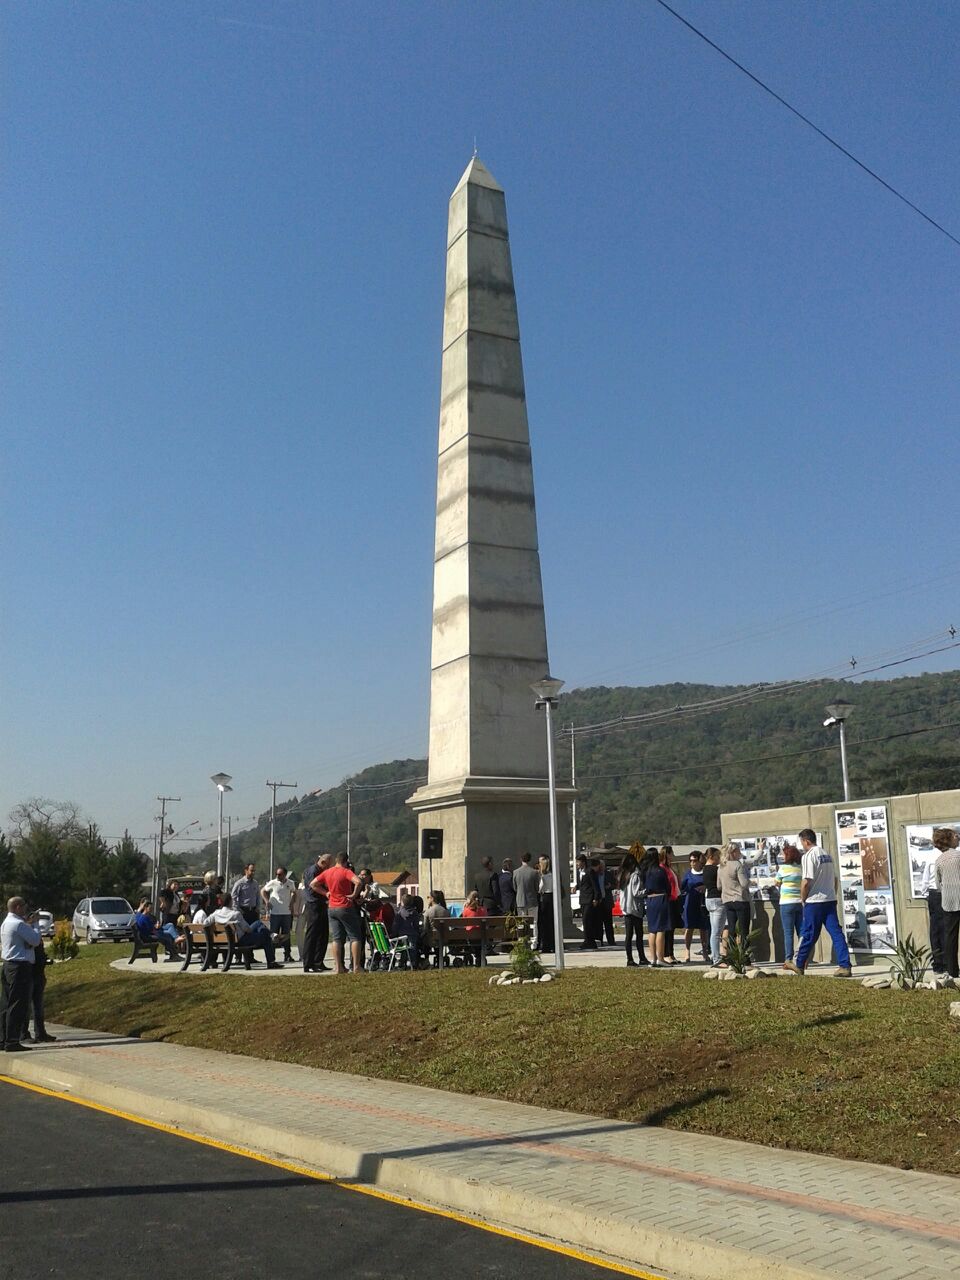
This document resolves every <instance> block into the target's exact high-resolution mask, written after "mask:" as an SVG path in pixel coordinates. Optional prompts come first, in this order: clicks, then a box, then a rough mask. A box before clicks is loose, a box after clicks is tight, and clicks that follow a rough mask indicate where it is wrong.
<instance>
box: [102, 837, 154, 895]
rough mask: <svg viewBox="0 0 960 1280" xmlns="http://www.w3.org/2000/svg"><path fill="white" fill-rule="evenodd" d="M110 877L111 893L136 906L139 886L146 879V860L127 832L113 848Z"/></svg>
mask: <svg viewBox="0 0 960 1280" xmlns="http://www.w3.org/2000/svg"><path fill="white" fill-rule="evenodd" d="M110 876H111V885H112V891H113V892H114V893H117V894H119V895H120V897H121V898H126V900H127V901H128V902H130V903H132V904H133V905H134V906H136V905H137V902H138V901H139V898H140V886H141V885H142V884H143V882H144V881H145V880H146V878H147V859H146V857H145V856H144V855H143V854H142V853H141V852H140V850H139V848H138V847H137V842H136V840H134V838H133V836H132V835H131V834H130V832H129V831H124V833H123V839H122V840H121V841H120V842H119V843H118V844H116V845H114V847H113V852H112V854H111V857H110Z"/></svg>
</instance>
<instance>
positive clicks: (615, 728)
mask: <svg viewBox="0 0 960 1280" xmlns="http://www.w3.org/2000/svg"><path fill="white" fill-rule="evenodd" d="M951 634H955V632H952V631H951V630H950V629H948V630H946V631H941V632H938V633H937V635H938V637H939V636H944V635H951ZM933 638H934V637H927V641H929V640H930V639H933ZM919 643H924V641H914V642H913V643H912V644H911V645H905V646H902V647H901V649H900V652H901V653H902V652H903V648H913V647H915V646H916V644H919ZM958 648H960V640H958V641H953V642H951V643H950V644H946V645H940V646H937V647H935V648H932V649H925V650H924V651H923V652H922V653H915V654H910V655H909V656H908V657H902V658H896V659H893V660H891V661H889V662H882V663H878V664H876V665H875V666H872V667H862V668H861V667H859V664H856V659H851V660H850V661H851V662H852V663H854V664H856V666H857V669H856V670H854V671H851V672H849V673H847V674H846V675H838V674H832V673H830V672H827V673H824V672H820V673H817V674H816V675H811V676H803V677H800V678H798V679H796V680H782V681H779V682H777V683H775V684H767V685H749V686H747V687H746V688H745V689H741V690H737V691H736V692H734V693H730V694H724V695H722V696H721V697H719V698H710V699H705V700H703V701H701V702H693V703H689V704H687V705H678V706H675V707H661V708H660V709H659V710H656V711H643V712H637V713H636V714H635V715H630V716H616V717H614V718H613V719H612V720H605V721H598V722H597V723H595V724H589V725H569V726H566V727H564V728H562V729H561V730H560V733H561V735H562V736H566V737H571V738H572V737H574V736H576V737H598V736H600V735H601V734H605V733H620V732H624V731H625V730H627V729H631V728H638V727H642V726H644V725H648V724H653V723H655V722H657V723H665V722H669V721H671V720H677V719H689V718H692V717H694V716H697V715H708V714H711V713H713V712H715V711H727V710H730V709H731V708H733V707H742V706H746V705H749V704H751V703H753V702H758V701H761V700H762V699H764V698H769V697H777V696H780V695H781V694H784V693H791V692H793V691H795V690H796V689H801V688H805V687H807V686H809V685H812V684H819V683H820V682H822V681H823V680H825V679H828V678H829V679H833V680H835V681H837V683H842V682H847V681H850V680H856V679H859V678H860V677H862V676H867V675H874V674H876V672H878V671H886V670H889V669H890V668H891V667H899V666H902V665H903V664H904V663H907V662H917V661H919V660H920V659H921V658H928V657H931V656H932V655H934V654H938V653H945V652H946V651H947V650H948V649H958ZM887 652H888V653H895V652H897V650H888V651H887ZM877 656H878V657H883V656H885V655H884V654H879V655H877ZM848 665H849V664H848ZM832 671H833V672H835V671H836V668H834V669H832Z"/></svg>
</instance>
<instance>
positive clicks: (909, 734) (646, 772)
mask: <svg viewBox="0 0 960 1280" xmlns="http://www.w3.org/2000/svg"><path fill="white" fill-rule="evenodd" d="M940 729H960V720H955V721H952V722H951V723H950V724H932V725H926V726H924V728H922V729H902V730H900V732H899V733H887V734H883V735H882V736H880V737H877V738H860V739H858V740H857V741H856V742H851V743H849V744H848V746H849V747H866V746H870V744H871V743H877V742H892V741H893V740H894V738H913V737H918V736H919V735H920V734H923V733H936V732H937V731H938V730H940ZM836 749H837V748H836V746H835V744H833V743H829V744H828V745H827V746H825V747H803V748H800V749H799V750H796V751H781V752H779V753H778V754H777V755H772V756H743V757H740V758H738V759H736V760H712V761H710V762H709V763H706V764H680V765H671V766H669V767H667V768H665V769H642V770H640V771H638V772H629V773H585V774H579V773H578V774H577V787H578V788H579V786H580V782H581V778H582V779H583V780H584V781H589V780H591V779H593V780H595V781H603V780H607V781H610V780H613V779H623V778H647V777H651V776H653V775H654V774H665V773H691V772H698V773H699V772H702V771H703V770H705V769H732V768H734V767H736V766H737V765H744V764H769V763H770V762H772V761H774V760H789V759H792V758H795V757H797V756H815V755H820V754H822V753H823V752H825V751H836Z"/></svg>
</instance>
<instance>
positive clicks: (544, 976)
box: [540, 973, 553, 982]
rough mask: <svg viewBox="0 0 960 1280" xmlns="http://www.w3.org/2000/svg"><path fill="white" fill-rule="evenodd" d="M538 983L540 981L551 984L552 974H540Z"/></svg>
mask: <svg viewBox="0 0 960 1280" xmlns="http://www.w3.org/2000/svg"><path fill="white" fill-rule="evenodd" d="M540 981H541V982H552V981H553V974H552V973H542V974H541V975H540Z"/></svg>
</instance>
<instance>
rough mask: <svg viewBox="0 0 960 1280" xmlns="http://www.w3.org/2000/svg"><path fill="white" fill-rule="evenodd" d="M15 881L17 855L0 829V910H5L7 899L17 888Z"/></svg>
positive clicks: (3, 911)
mask: <svg viewBox="0 0 960 1280" xmlns="http://www.w3.org/2000/svg"><path fill="white" fill-rule="evenodd" d="M19 887H20V886H19V884H18V881H17V856H16V854H15V853H14V851H13V848H12V846H11V844H10V841H9V840H8V839H7V837H6V836H5V835H4V834H3V832H2V831H0V912H2V913H5V912H6V905H7V899H8V898H10V897H12V896H13V895H14V894H15V893H16V891H17V889H18V888H19Z"/></svg>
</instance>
